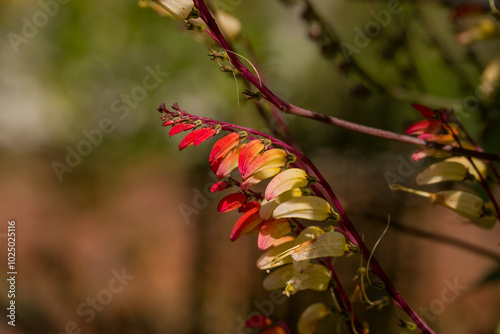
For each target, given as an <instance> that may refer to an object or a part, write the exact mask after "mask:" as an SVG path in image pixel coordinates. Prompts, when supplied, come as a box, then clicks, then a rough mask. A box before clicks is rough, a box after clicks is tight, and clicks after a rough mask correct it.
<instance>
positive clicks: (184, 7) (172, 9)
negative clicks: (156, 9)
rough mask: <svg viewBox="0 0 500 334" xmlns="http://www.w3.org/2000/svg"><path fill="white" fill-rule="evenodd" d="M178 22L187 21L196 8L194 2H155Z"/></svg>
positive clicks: (162, 0) (179, 0)
mask: <svg viewBox="0 0 500 334" xmlns="http://www.w3.org/2000/svg"><path fill="white" fill-rule="evenodd" d="M154 2H155V3H156V4H158V5H159V6H161V7H162V8H163V9H165V10H166V11H167V12H169V13H170V15H172V16H173V17H174V18H176V19H177V20H181V21H182V20H186V19H187V18H188V17H189V16H190V15H191V12H192V11H193V10H195V8H194V2H193V0H157V1H154Z"/></svg>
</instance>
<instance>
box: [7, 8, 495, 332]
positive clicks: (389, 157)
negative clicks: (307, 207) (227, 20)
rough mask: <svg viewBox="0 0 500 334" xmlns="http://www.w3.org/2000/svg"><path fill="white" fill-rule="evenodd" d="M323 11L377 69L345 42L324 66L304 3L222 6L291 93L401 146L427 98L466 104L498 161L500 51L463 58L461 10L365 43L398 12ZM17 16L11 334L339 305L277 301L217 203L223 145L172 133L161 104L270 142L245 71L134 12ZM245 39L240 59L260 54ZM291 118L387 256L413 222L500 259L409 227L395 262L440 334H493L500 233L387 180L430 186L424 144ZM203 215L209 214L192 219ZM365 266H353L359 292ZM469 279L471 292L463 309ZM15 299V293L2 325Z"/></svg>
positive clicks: (144, 325) (10, 177) (384, 314)
mask: <svg viewBox="0 0 500 334" xmlns="http://www.w3.org/2000/svg"><path fill="white" fill-rule="evenodd" d="M286 3H287V4H286ZM313 3H314V5H315V6H317V8H318V12H319V13H320V14H321V16H322V17H324V18H325V20H326V21H327V22H328V23H329V24H330V25H331V26H332V27H333V28H334V29H335V31H336V33H337V34H338V35H339V36H340V37H341V38H342V40H343V41H344V42H345V43H348V44H350V45H353V46H356V45H357V48H356V49H357V50H358V51H359V52H355V53H354V54H353V55H352V56H353V59H354V60H355V63H354V65H356V66H359V68H360V69H362V70H363V72H360V71H359V70H356V66H354V65H353V63H351V64H346V63H345V61H344V60H342V59H343V55H342V53H341V52H339V51H337V52H333V53H332V52H330V51H328V50H329V49H328V47H329V46H331V45H326V46H325V45H323V56H322V52H321V51H320V46H318V43H315V42H314V41H312V40H311V36H314V33H315V31H316V30H315V29H317V28H318V27H317V26H315V25H310V26H308V24H307V23H306V22H305V20H304V19H303V18H302V14H303V12H304V10H303V7H302V6H301V5H298V4H294V3H293V1H292V2H290V1H281V2H280V1H270V0H254V1H243V0H241V1H229V0H228V1H225V0H219V1H213V4H214V5H215V6H216V7H220V8H224V9H226V10H227V11H229V12H230V14H232V15H234V16H236V17H238V19H239V20H240V21H241V23H242V25H243V36H244V37H245V38H247V39H248V41H250V43H251V44H252V46H253V48H254V51H255V55H256V56H257V57H258V59H259V66H260V68H261V71H262V73H263V75H264V76H265V78H266V80H267V81H268V82H269V84H270V86H271V87H272V88H273V90H274V91H275V92H276V93H277V94H278V95H279V96H280V97H282V98H284V99H286V100H289V101H291V102H292V103H294V104H296V105H299V106H301V107H304V108H309V109H311V110H315V111H318V112H322V113H325V114H329V115H334V116H337V117H341V118H344V119H348V120H351V121H355V122H359V123H361V124H365V125H370V126H374V127H379V128H383V129H387V130H392V131H395V132H399V133H402V132H404V129H405V128H406V127H407V126H408V125H409V124H411V123H412V122H415V121H416V120H418V119H419V116H418V113H417V112H416V111H414V110H413V109H412V108H411V107H410V104H411V103H414V102H417V103H421V104H426V105H429V106H430V107H433V108H436V107H447V108H455V109H456V110H457V111H462V113H461V115H463V117H464V118H463V121H464V123H465V124H466V125H467V127H468V128H469V129H470V131H471V134H473V135H474V136H475V138H477V139H478V140H479V141H480V142H481V143H482V144H484V147H485V148H486V149H487V150H489V151H491V152H496V153H498V152H499V145H498V143H499V140H500V129H499V122H498V118H499V112H498V108H497V106H498V101H497V100H498V99H497V98H496V94H495V93H492V94H491V96H488V98H485V96H483V95H482V94H480V93H478V90H477V88H478V87H479V86H480V84H481V75H482V73H483V71H484V69H485V68H486V67H487V66H488V64H491V62H492V61H494V60H495V58H497V57H498V51H499V46H500V44H499V43H498V40H495V39H490V40H488V41H484V42H476V43H473V44H470V45H465V46H464V45H460V44H459V43H457V42H456V40H457V24H456V22H453V21H452V20H451V17H452V15H453V11H454V10H456V8H457V7H456V6H454V4H453V5H452V4H450V3H449V2H448V3H441V2H438V1H401V2H397V4H399V5H398V6H397V9H398V13H397V14H393V15H390V16H389V19H390V22H387V21H385V22H387V24H382V25H380V24H379V27H380V31H379V32H377V31H376V30H373V31H372V32H373V35H374V36H373V38H369V39H368V40H367V41H366V40H365V41H364V42H363V40H360V39H359V38H360V37H359V36H357V34H358V32H357V31H358V30H357V29H366V28H367V25H368V28H369V25H370V24H371V23H370V22H376V19H375V16H374V14H373V12H375V13H376V14H377V15H378V14H379V13H380V11H381V10H387V9H388V8H389V7H388V6H394V5H395V4H396V2H394V1H388V2H386V1H347V0H337V1H332V0H322V1H320V0H318V1H314V2H313ZM485 3H486V1H485ZM0 4H1V5H2V11H1V13H0V32H1V35H2V36H3V38H2V39H0V73H1V81H0V106H1V113H0V161H1V163H0V181H1V183H0V185H1V186H0V217H1V222H0V247H1V251H0V255H1V259H0V267H1V268H7V254H6V247H7V246H6V233H7V221H8V220H11V219H15V221H16V223H17V270H18V276H17V281H16V298H15V301H16V307H17V309H16V310H17V317H16V326H15V327H12V326H9V325H8V324H7V318H6V317H5V316H3V320H2V321H0V331H1V332H2V333H6V334H11V333H53V334H55V333H179V334H182V333H193V334H194V333H220V334H231V333H244V331H242V329H241V324H242V321H243V320H242V319H246V318H247V317H248V315H250V314H251V313H252V312H254V311H259V310H260V311H261V312H262V308H263V309H264V310H267V311H272V312H273V314H274V315H276V316H279V317H282V318H283V319H285V320H287V321H288V323H289V324H290V325H292V327H293V326H294V325H295V322H296V320H297V318H298V316H299V315H300V313H301V312H302V310H304V309H305V307H307V305H309V304H310V303H311V302H314V301H318V300H326V301H327V302H328V303H331V300H328V298H327V297H328V296H324V295H323V294H319V293H313V292H304V293H299V294H297V295H295V296H293V297H292V298H290V299H289V300H287V301H284V302H280V303H270V302H269V300H270V293H269V292H267V291H264V290H263V289H262V288H261V282H262V279H263V278H264V277H265V273H263V272H259V271H258V269H256V267H255V261H256V259H257V257H258V256H259V251H258V249H257V247H256V243H255V239H254V238H252V237H247V238H242V239H241V240H238V242H236V243H234V244H232V243H231V242H230V241H229V233H230V231H231V228H232V224H233V223H234V221H235V220H236V219H237V215H236V214H225V215H219V214H217V212H216V205H217V202H218V200H217V199H218V198H219V197H221V195H212V194H209V193H208V192H207V190H206V189H207V187H209V186H210V185H211V184H212V183H213V182H214V178H213V175H211V174H210V173H209V166H208V163H207V157H208V153H209V150H210V144H209V143H205V144H203V145H200V146H199V147H197V148H196V149H193V148H188V149H186V150H185V151H183V152H180V153H179V152H178V149H177V145H178V143H179V141H180V140H181V138H179V137H180V135H179V136H178V137H177V138H176V137H174V138H172V139H169V138H168V129H165V128H162V127H161V120H160V115H159V114H158V112H157V111H155V109H156V108H157V107H158V105H159V104H160V103H166V105H167V106H169V105H171V104H172V103H174V102H178V103H179V105H180V107H181V108H183V109H184V110H186V111H188V112H190V113H195V114H198V115H202V116H208V117H212V118H216V119H219V120H224V121H228V122H233V123H237V124H240V125H244V126H247V127H253V128H256V129H260V130H263V131H267V130H266V124H265V123H264V122H263V120H262V119H261V118H260V117H258V116H257V115H258V114H257V112H256V109H255V107H254V106H253V104H252V103H250V102H246V101H244V100H243V99H240V101H239V103H238V101H237V93H238V91H237V89H239V92H241V90H242V87H243V83H242V82H241V81H240V82H239V87H238V88H237V87H236V84H235V80H234V78H233V76H232V75H231V74H229V73H221V72H220V71H219V69H218V66H217V63H215V62H212V61H210V59H209V57H208V52H209V50H208V48H207V46H206V45H203V44H201V43H199V42H197V41H196V40H195V39H194V38H193V36H192V35H191V34H190V33H188V32H186V31H185V28H184V25H183V23H180V22H176V21H175V20H173V19H170V18H168V17H162V16H160V15H158V14H157V13H156V12H155V11H153V10H151V9H149V8H140V7H139V6H138V3H137V1H134V0H131V1H116V0H101V1H95V0H89V1H84V2H82V1H67V0H66V1H62V0H59V1H56V0H41V1H27V0H16V1H14V0H2V1H0ZM374 20H375V21H374ZM492 22H493V24H496V22H495V21H492ZM356 41H358V42H363V43H361V44H363V45H360V44H359V43H358V44H356ZM364 43H366V46H365V45H364ZM242 44H243V43H241V42H236V44H235V45H236V46H237V48H238V50H239V51H240V52H241V53H242V54H246V53H245V52H246V51H245V49H244V48H243V47H242ZM334 44H335V43H334ZM337 45H338V44H337ZM361 46H362V47H361ZM325 55H326V57H325ZM497 72H500V70H497ZM153 73H154V74H153ZM360 73H366V75H363V74H360ZM493 74H495V73H493ZM496 76H497V77H500V74H499V73H496ZM367 78H368V79H369V80H371V81H373V82H375V84H373V83H372V84H370V83H369V82H368V83H367V80H366V79H367ZM497 81H498V80H496V77H495V76H494V75H493V80H492V82H494V83H496V82H497ZM493 86H494V87H496V86H497V85H493ZM240 96H241V94H240ZM286 119H287V121H288V122H289V123H288V124H289V126H290V129H291V131H292V133H293V134H294V137H295V138H296V140H297V141H298V142H299V143H300V144H301V146H302V148H303V150H304V152H305V153H306V154H307V155H308V156H310V157H311V158H312V160H313V161H314V162H315V163H316V164H317V165H318V167H319V168H320V170H321V171H322V172H324V174H325V176H327V178H328V180H329V181H330V182H331V185H332V187H333V189H334V190H335V191H336V193H337V195H338V196H339V198H340V199H341V201H342V203H343V204H344V205H345V208H346V210H347V212H348V213H349V215H350V216H351V217H352V219H353V221H354V222H355V224H356V226H357V227H358V228H359V230H360V231H361V232H362V233H363V234H364V236H365V239H366V241H367V244H368V245H369V246H370V247H373V245H374V243H375V242H376V240H377V239H378V237H379V236H380V234H381V233H382V231H383V229H384V227H385V223H386V221H387V215H388V214H390V215H391V219H392V220H393V221H394V222H395V223H399V224H402V225H404V226H411V227H414V228H419V229H422V230H425V231H428V232H432V233H436V234H440V235H445V236H448V237H451V238H456V239H459V240H464V241H467V242H469V243H471V244H473V245H477V246H479V247H482V248H484V249H487V250H489V251H490V252H491V253H493V254H497V255H496V258H495V256H493V257H492V256H487V255H484V254H478V253H475V252H472V251H470V250H466V249H465V250H464V249H463V248H459V247H456V246H451V245H450V244H449V243H445V242H442V241H441V242H438V241H433V240H431V239H429V238H428V237H427V238H422V237H417V236H415V235H414V234H412V233H406V232H401V231H399V230H398V229H390V230H389V233H388V234H387V235H386V236H385V238H384V239H383V240H382V243H381V244H380V246H379V248H378V249H377V252H376V256H377V257H378V258H379V261H380V262H381V264H382V266H383V267H384V268H386V269H387V272H388V274H389V275H390V276H391V277H392V278H393V279H394V282H395V283H396V286H397V287H399V288H400V290H401V292H402V294H403V296H405V297H406V298H407V299H408V301H409V302H410V304H411V305H412V306H413V307H414V308H415V309H416V310H417V311H418V312H420V313H425V312H427V314H429V315H428V317H427V319H426V320H428V321H429V323H430V324H431V326H432V327H434V328H435V329H436V330H438V331H439V332H441V333H464V334H465V333H475V334H480V333H485V334H486V333H493V332H494V329H495V328H496V324H497V322H498V321H499V320H500V319H499V317H498V314H500V312H499V311H500V290H499V288H498V284H488V285H481V284H479V283H478V282H480V281H481V279H482V277H484V276H485V275H486V274H487V273H488V272H489V271H490V270H493V269H494V268H495V265H496V261H498V254H500V250H499V249H498V245H499V244H498V235H499V232H500V231H499V228H498V226H497V227H496V228H495V229H493V230H492V231H483V230H479V229H477V228H475V227H473V226H470V225H468V224H467V223H466V222H465V221H464V220H463V219H462V218H460V217H458V216H456V215H454V214H452V213H450V212H448V211H446V210H445V209H440V208H434V209H433V208H431V207H430V204H429V203H428V202H426V201H425V200H423V199H419V198H414V197H412V196H403V195H401V194H393V193H391V192H390V190H389V189H388V187H387V181H386V177H385V175H386V173H387V172H392V173H396V174H397V173H398V169H399V168H401V165H402V164H404V165H405V166H409V168H410V171H409V173H408V175H406V176H404V179H405V184H408V185H412V184H413V182H414V181H413V180H414V177H415V175H416V173H417V171H418V170H420V169H421V168H423V165H418V166H417V165H414V164H412V163H411V162H410V158H409V157H410V156H411V153H412V152H413V151H414V149H415V148H414V147H409V146H405V145H402V144H397V143H391V142H387V141H385V140H382V139H377V138H370V137H367V136H365V135H362V134H357V133H352V132H349V131H347V130H344V129H339V128H333V127H328V126H326V125H323V124H319V123H315V122H313V121H310V120H302V119H298V118H297V117H292V116H287V117H286ZM424 164H425V163H424ZM399 170H400V169H399ZM448 186H451V185H448ZM497 188H498V187H497ZM495 191H496V193H497V194H498V189H496V190H495ZM186 207H188V208H191V209H192V210H191V211H190V213H191V214H189V215H186V214H184V215H183V214H182V208H186ZM358 265H359V263H358V262H357V260H356V259H341V260H339V261H338V262H337V268H338V271H339V275H340V276H341V277H342V280H343V281H344V282H345V285H346V288H347V289H348V291H349V289H352V287H353V286H352V277H353V275H354V274H355V270H356V267H357V266H358ZM5 272H7V270H6V269H5ZM450 282H451V284H452V283H453V282H459V284H460V286H462V287H465V288H463V289H462V290H457V291H455V292H456V293H455V295H454V296H455V297H456V298H454V299H453V301H450V302H444V301H443V291H444V290H445V289H447V287H448V286H449V284H450ZM7 290H8V285H7V282H6V281H5V280H3V281H0V305H2V310H3V311H2V312H0V314H2V315H3V314H4V313H5V314H7V312H6V307H7V305H8V302H9V299H8V297H7ZM447 291H449V290H447ZM447 296H448V295H447ZM450 296H451V295H450ZM450 296H448V297H450ZM449 299H450V298H448V299H446V300H449ZM426 310H427V311H426ZM429 310H430V311H429ZM429 312H430V313H429ZM366 317H367V319H368V320H369V321H370V322H371V324H372V326H371V332H372V333H398V334H399V333H404V332H405V331H403V330H402V329H400V328H398V327H397V326H396V319H397V318H396V313H395V312H394V309H393V308H392V307H389V308H387V309H385V310H383V311H380V312H379V311H372V310H370V311H368V312H367V314H366ZM335 321H337V320H336V319H333V320H332V322H333V323H335Z"/></svg>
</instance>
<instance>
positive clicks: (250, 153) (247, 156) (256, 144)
mask: <svg viewBox="0 0 500 334" xmlns="http://www.w3.org/2000/svg"><path fill="white" fill-rule="evenodd" d="M262 150H264V143H262V141H260V140H258V139H255V140H252V141H251V142H249V143H248V144H246V145H245V147H244V148H243V149H242V150H241V154H240V157H239V159H238V160H239V162H238V168H239V170H240V174H241V175H242V176H243V175H245V173H246V170H247V168H248V166H249V165H250V163H251V162H252V161H253V159H255V157H256V156H257V155H258V154H259V153H260V152H262Z"/></svg>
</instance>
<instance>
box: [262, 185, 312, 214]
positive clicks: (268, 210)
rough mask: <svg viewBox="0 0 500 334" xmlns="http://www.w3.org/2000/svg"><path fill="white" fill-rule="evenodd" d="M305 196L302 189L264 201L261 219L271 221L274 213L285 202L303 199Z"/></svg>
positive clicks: (292, 190)
mask: <svg viewBox="0 0 500 334" xmlns="http://www.w3.org/2000/svg"><path fill="white" fill-rule="evenodd" d="M302 195H303V193H302V190H301V189H300V188H294V189H290V190H288V191H285V192H284V193H282V194H280V195H279V196H277V197H275V198H273V199H272V200H270V201H268V200H263V201H262V203H261V206H260V217H261V218H262V219H264V220H267V219H270V218H272V217H273V212H274V209H276V207H278V205H280V204H281V203H283V202H286V201H289V200H291V199H292V198H297V197H301V196H302Z"/></svg>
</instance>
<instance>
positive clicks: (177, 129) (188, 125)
mask: <svg viewBox="0 0 500 334" xmlns="http://www.w3.org/2000/svg"><path fill="white" fill-rule="evenodd" d="M192 128H194V124H192V123H181V124H176V125H174V126H173V127H172V129H170V131H169V133H168V135H169V136H170V137H172V136H174V135H176V134H178V133H179V132H182V131H187V130H191V129H192Z"/></svg>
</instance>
